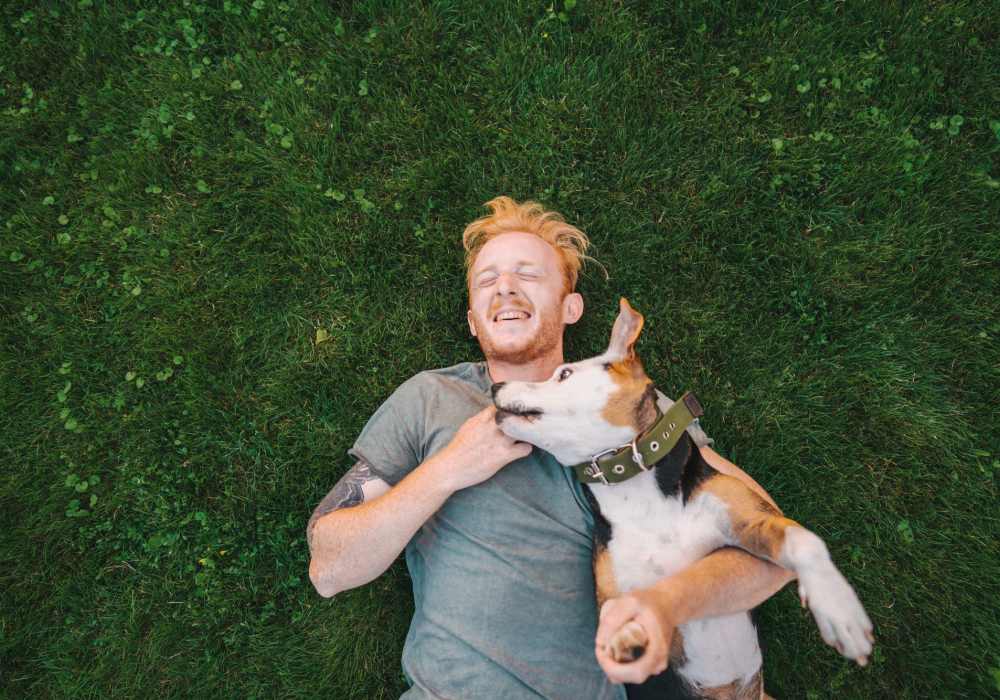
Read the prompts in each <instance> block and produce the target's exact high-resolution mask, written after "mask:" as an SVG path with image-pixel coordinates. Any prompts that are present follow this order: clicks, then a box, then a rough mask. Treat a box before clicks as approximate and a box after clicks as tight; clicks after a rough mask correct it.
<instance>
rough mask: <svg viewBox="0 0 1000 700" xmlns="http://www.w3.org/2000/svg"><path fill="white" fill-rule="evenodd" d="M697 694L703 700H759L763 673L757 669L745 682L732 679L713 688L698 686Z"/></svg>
mask: <svg viewBox="0 0 1000 700" xmlns="http://www.w3.org/2000/svg"><path fill="white" fill-rule="evenodd" d="M698 696H699V697H700V698H704V699H705V700H761V698H762V697H764V673H763V671H762V670H758V671H757V673H755V674H754V675H753V677H751V678H750V680H748V681H747V682H746V683H745V684H741V683H740V682H739V681H733V682H732V683H727V684H726V685H717V686H715V687H714V688H699V689H698Z"/></svg>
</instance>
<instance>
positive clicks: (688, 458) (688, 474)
mask: <svg viewBox="0 0 1000 700" xmlns="http://www.w3.org/2000/svg"><path fill="white" fill-rule="evenodd" d="M654 468H655V469H656V485H657V486H659V487H660V492H661V493H662V494H663V495H664V496H668V497H669V496H675V495H677V489H680V491H681V497H682V500H683V502H684V503H685V504H686V503H687V501H688V498H690V496H691V494H692V493H693V492H694V490H695V489H697V488H698V485H699V484H701V483H702V482H703V481H705V480H706V479H708V478H709V477H710V476H713V475H714V474H716V473H717V472H716V470H715V469H714V468H713V467H712V466H710V465H709V463H708V462H706V461H705V458H704V457H702V456H701V450H699V449H698V447H697V445H695V444H694V440H692V439H691V436H690V435H688V433H687V431H686V430H685V431H684V434H682V435H681V439H680V440H678V441H677V444H676V445H674V448H673V449H672V450H670V452H668V453H667V454H665V455H664V456H663V457H661V458H660V460H659V461H658V462H657V463H656V464H655V465H654Z"/></svg>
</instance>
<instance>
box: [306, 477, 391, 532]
mask: <svg viewBox="0 0 1000 700" xmlns="http://www.w3.org/2000/svg"><path fill="white" fill-rule="evenodd" d="M378 478H379V477H378V476H377V475H375V474H373V473H372V470H371V467H370V466H369V464H368V462H366V461H364V460H363V459H359V460H358V461H357V463H356V464H355V465H354V466H353V467H351V468H350V469H349V470H348V471H347V473H346V474H344V476H343V477H341V479H340V481H338V482H337V485H336V486H334V487H333V489H332V490H331V491H330V493H328V494H326V496H324V497H323V500H322V501H320V502H319V505H318V506H316V510H314V511H313V514H312V517H310V518H309V525H308V526H307V527H306V540H307V541H308V542H309V547H310V548H311V547H312V536H313V529H314V528H315V527H316V521H317V520H319V519H320V518H321V517H323V516H324V515H326V514H327V513H332V512H333V511H335V510H340V509H341V508H351V507H353V506H356V505H359V504H361V503H363V502H364V500H365V492H364V491H363V490H362V487H363V486H364V485H365V484H366V483H368V482H369V481H374V480H375V479H378Z"/></svg>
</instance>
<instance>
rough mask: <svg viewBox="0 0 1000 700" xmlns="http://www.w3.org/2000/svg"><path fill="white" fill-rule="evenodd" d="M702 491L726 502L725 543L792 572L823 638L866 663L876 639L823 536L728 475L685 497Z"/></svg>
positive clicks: (713, 479)
mask: <svg viewBox="0 0 1000 700" xmlns="http://www.w3.org/2000/svg"><path fill="white" fill-rule="evenodd" d="M701 494H707V495H710V496H714V497H715V498H717V499H719V500H720V501H722V502H723V503H724V504H725V506H726V514H727V515H728V518H729V524H728V525H729V527H728V532H727V534H726V536H727V539H728V540H729V542H728V543H729V544H732V545H735V546H737V547H741V548H742V549H745V550H746V551H748V552H750V553H751V554H754V555H756V556H758V557H760V558H762V559H767V560H768V561H771V562H774V563H775V564H778V565H779V566H783V567H785V568H786V569H790V570H792V571H794V572H795V573H796V575H797V576H798V579H799V598H800V600H801V601H802V606H803V607H805V606H806V605H808V606H809V609H810V610H811V611H812V614H813V617H814V618H815V619H816V624H817V625H818V626H819V630H820V634H821V635H822V636H823V640H824V641H825V642H826V643H827V644H829V645H830V646H832V647H834V648H836V649H837V651H839V652H840V653H841V654H843V655H844V656H846V657H847V658H849V659H854V660H855V661H857V662H858V663H859V664H860V665H862V666H864V665H865V664H867V663H868V656H869V654H871V650H872V642H874V640H875V638H874V636H873V635H872V623H871V620H869V618H868V614H867V613H866V612H865V609H864V607H863V606H862V605H861V601H859V600H858V596H857V594H856V593H855V592H854V589H853V588H852V587H851V585H850V584H849V583H848V582H847V580H846V579H845V578H844V576H843V575H842V574H841V573H840V571H839V570H838V569H837V567H836V566H835V565H834V563H833V561H832V560H831V559H830V553H829V552H828V551H827V548H826V545H825V544H824V543H823V540H821V539H820V538H819V537H817V536H816V535H815V534H814V533H812V532H810V531H809V530H807V529H805V528H804V527H802V526H801V525H799V524H798V523H797V522H795V521H794V520H790V519H788V518H786V517H784V516H782V514H781V513H780V512H779V511H778V510H777V509H775V508H774V507H773V506H772V505H770V504H769V503H767V502H766V501H765V500H764V499H762V498H761V497H760V496H758V495H757V494H756V493H754V492H753V491H751V490H750V489H749V488H748V487H747V486H746V485H745V484H744V483H743V482H741V481H739V480H738V479H735V478H733V477H730V476H724V475H721V474H720V475H717V476H713V477H712V478H710V479H708V480H707V481H705V482H703V483H702V484H701V485H700V486H699V488H698V490H697V491H696V492H695V493H693V494H691V496H690V499H689V500H693V499H696V498H698V497H699V496H700V495H701ZM726 529H727V528H723V530H724V531H725V530H726Z"/></svg>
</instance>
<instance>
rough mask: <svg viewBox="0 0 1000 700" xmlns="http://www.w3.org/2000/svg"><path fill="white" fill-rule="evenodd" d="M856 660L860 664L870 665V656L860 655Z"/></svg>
mask: <svg viewBox="0 0 1000 700" xmlns="http://www.w3.org/2000/svg"><path fill="white" fill-rule="evenodd" d="M855 661H857V662H858V666H862V667H864V666H867V665H868V657H867V656H859V657H858V658H857V659H855Z"/></svg>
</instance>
